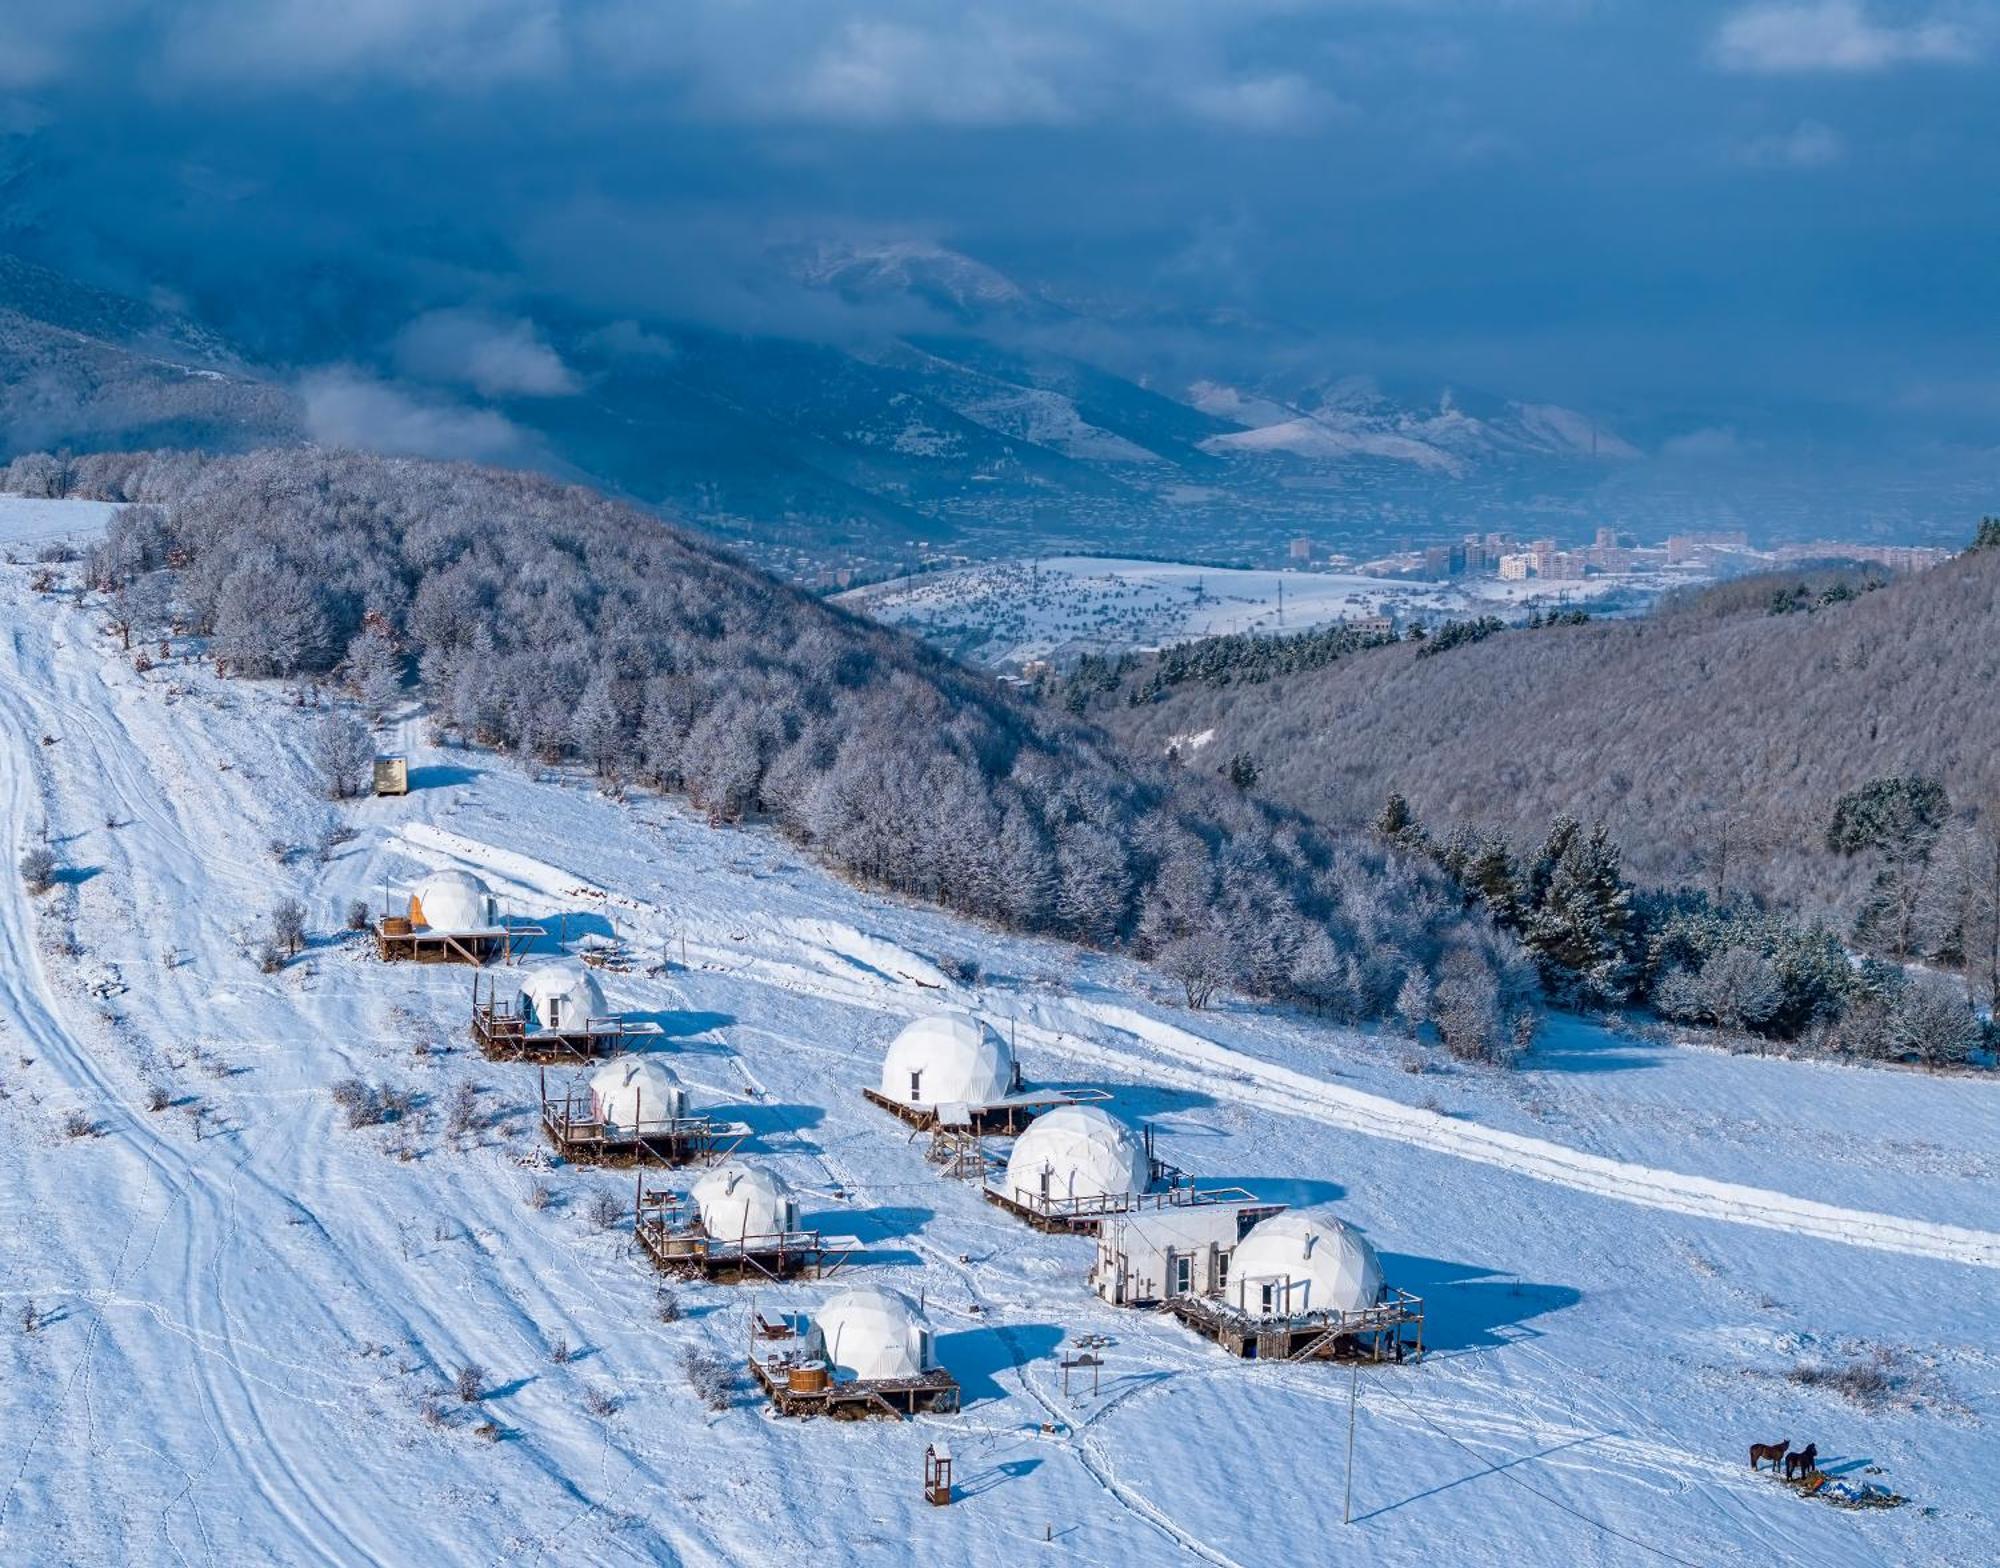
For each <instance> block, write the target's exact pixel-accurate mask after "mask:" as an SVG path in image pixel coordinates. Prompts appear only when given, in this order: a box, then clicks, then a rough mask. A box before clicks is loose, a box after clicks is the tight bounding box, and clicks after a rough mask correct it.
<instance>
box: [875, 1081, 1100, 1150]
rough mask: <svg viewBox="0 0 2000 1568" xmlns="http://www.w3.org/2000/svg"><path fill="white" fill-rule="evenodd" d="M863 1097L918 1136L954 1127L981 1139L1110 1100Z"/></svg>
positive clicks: (1073, 1092)
mask: <svg viewBox="0 0 2000 1568" xmlns="http://www.w3.org/2000/svg"><path fill="white" fill-rule="evenodd" d="M861 1097H862V1098H863V1099H864V1100H866V1101H867V1102H868V1103H869V1104H870V1105H879V1106H880V1107H881V1108H882V1109H883V1110H885V1111H887V1112H888V1113H889V1114H890V1115H891V1116H894V1117H896V1118H898V1119H899V1120H901V1121H906V1122H908V1123H909V1124H910V1125H911V1126H912V1127H914V1128H916V1129H917V1131H918V1132H931V1131H934V1130H936V1129H937V1128H939V1127H951V1128H953V1129H954V1130H957V1131H963V1132H970V1133H973V1134H975V1135H978V1136H987V1135H991V1136H994V1137H1004V1136H1007V1135H1010V1134H1013V1133H1017V1132H1019V1131H1021V1129H1022V1128H1024V1127H1026V1126H1027V1125H1028V1123H1029V1122H1031V1121H1033V1120H1034V1119H1035V1118H1036V1117H1037V1116H1040V1115H1041V1114H1042V1113H1043V1112H1044V1111H1052V1110H1054V1109H1055V1108H1056V1107H1057V1106H1059V1105H1089V1104H1094V1103H1096V1102H1098V1101H1101V1100H1108V1099H1110V1098H1111V1096H1110V1095H1108V1094H1106V1093H1104V1092H1103V1091H1102V1090H1097V1089H1051V1090H1048V1091H1047V1092H1046V1093H1036V1092H1034V1091H1026V1092H1023V1093H1018V1094H1010V1095H1008V1096H1007V1098H1006V1099H1004V1100H995V1101H994V1102H993V1103H992V1104H990V1105H961V1104H950V1105H910V1104H907V1103H905V1102H904V1101H902V1100H892V1099H891V1098H890V1097H889V1096H888V1095H886V1094H884V1093H882V1091H881V1090H879V1089H870V1088H868V1087H867V1086H865V1085H864V1086H863V1087H862V1090H861Z"/></svg>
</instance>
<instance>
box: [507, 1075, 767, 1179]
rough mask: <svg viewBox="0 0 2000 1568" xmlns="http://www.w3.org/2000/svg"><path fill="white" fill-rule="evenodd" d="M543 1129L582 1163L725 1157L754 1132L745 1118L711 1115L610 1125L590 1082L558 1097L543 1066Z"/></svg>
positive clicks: (701, 1160)
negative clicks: (727, 1119) (594, 1099)
mask: <svg viewBox="0 0 2000 1568" xmlns="http://www.w3.org/2000/svg"><path fill="white" fill-rule="evenodd" d="M541 1081H542V1131H543V1132H544V1133H546V1134H547V1135H548V1139H549V1142H550V1143H551V1144H553V1145H554V1146H555V1149H556V1152H557V1153H558V1154H560V1155H561V1156H562V1157H563V1158H564V1159H566V1160H569V1161H572V1162H573V1163H575V1164H578V1165H638V1164H641V1163H642V1162H644V1161H648V1160H650V1161H653V1162H654V1163H656V1164H660V1165H707V1164H712V1163H714V1162H715V1161H717V1160H721V1159H726V1158H727V1157H728V1156H729V1155H731V1154H733V1153H735V1152H736V1150H737V1149H738V1148H740V1147H741V1146H742V1144H743V1141H744V1140H745V1139H746V1138H748V1137H749V1136H750V1129H749V1127H748V1126H746V1125H745V1124H744V1123H742V1122H720V1121H716V1120H715V1119H714V1118H713V1117H709V1116H639V1117H634V1118H633V1120H632V1122H631V1123H630V1124H629V1125H628V1124H624V1123H620V1124H618V1125H607V1124H606V1123H605V1122H603V1121H601V1120H600V1119H599V1118H598V1115H597V1111H596V1108H595V1107H594V1105H593V1104H592V1103H591V1096H590V1091H589V1090H588V1089H587V1088H586V1089H585V1090H584V1091H583V1093H582V1094H580V1095H579V1094H578V1093H577V1090H576V1088H575V1087H574V1086H571V1087H570V1088H567V1089H565V1090H564V1091H563V1097H562V1098H561V1099H560V1100H557V1099H553V1098H551V1097H550V1095H549V1083H548V1071H547V1069H546V1068H545V1069H543V1072H542V1080H541Z"/></svg>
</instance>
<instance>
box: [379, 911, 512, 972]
mask: <svg viewBox="0 0 2000 1568" xmlns="http://www.w3.org/2000/svg"><path fill="white" fill-rule="evenodd" d="M408 925H409V922H408V921H407V920H402V919H399V918H398V917H396V916H393V915H386V916H383V917H382V918H381V919H378V920H377V921H376V922H375V956H376V957H377V958H379V959H381V960H382V962H383V963H385V964H399V963H415V964H472V965H474V966H475V967H483V966H484V965H486V964H489V963H491V962H492V961H493V960H494V959H496V958H497V959H499V960H500V961H501V962H502V963H512V962H513V960H514V959H515V957H516V956H517V955H519V954H521V953H524V952H526V951H527V950H528V949H529V948H530V947H532V946H533V945H534V943H535V939H536V938H537V937H542V936H546V935H547V934H548V933H547V932H546V931H544V930H543V929H542V928H541V927H540V926H529V925H513V924H508V925H504V926H488V927H486V928H485V929H483V930H479V931H433V930H431V929H430V928H429V927H428V926H422V927H418V928H416V929H413V930H399V929H396V928H397V927H399V926H401V927H407V926H408Z"/></svg>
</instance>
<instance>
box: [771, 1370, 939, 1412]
mask: <svg viewBox="0 0 2000 1568" xmlns="http://www.w3.org/2000/svg"><path fill="white" fill-rule="evenodd" d="M800 1365H801V1363H800V1362H798V1361H797V1360H795V1359H793V1358H792V1357H791V1356H787V1355H784V1354H779V1355H774V1356H772V1357H770V1358H769V1359H768V1360H765V1361H759V1360H758V1359H757V1358H756V1356H755V1355H752V1356H751V1357H750V1375H751V1376H752V1377H754V1378H756V1380H757V1385H758V1387H760V1388H761V1389H763V1391H764V1394H765V1397H766V1398H768V1399H769V1400H770V1401H771V1403H772V1405H773V1406H774V1407H775V1408H776V1409H777V1412H778V1414H779V1415H781V1416H831V1417H832V1418H833V1419H834V1420H836V1421H865V1420H868V1419H870V1418H871V1417H875V1416H887V1417H888V1418H889V1419H891V1420H895V1421H901V1420H903V1419H905V1418H906V1417H909V1416H914V1415H917V1414H918V1413H920V1412H922V1411H931V1412H934V1413H936V1414H939V1415H950V1414H952V1413H954V1412H956V1411H957V1409H958V1399H959V1391H958V1379H956V1378H955V1377H953V1376H952V1375H951V1374H950V1373H949V1372H947V1371H945V1370H944V1368H942V1367H939V1368H938V1369H936V1370H935V1371H932V1372H926V1373H925V1374H924V1375H923V1376H922V1377H916V1378H883V1379H880V1380H878V1381H875V1382H868V1383H842V1382H838V1381H835V1380H833V1379H831V1378H827V1379H826V1381H825V1384H824V1386H823V1387H821V1388H818V1389H810V1388H799V1387H794V1386H793V1385H794V1383H795V1382H796V1381H798V1380H797V1379H795V1378H794V1377H793V1375H792V1374H793V1371H794V1369H795V1368H796V1367H798V1366H800ZM820 1375H821V1376H822V1377H825V1373H824V1370H823V1369H822V1371H821V1374H820Z"/></svg>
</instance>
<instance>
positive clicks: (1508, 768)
mask: <svg viewBox="0 0 2000 1568" xmlns="http://www.w3.org/2000/svg"><path fill="white" fill-rule="evenodd" d="M1989 532H1990V531H1989ZM1871 590H1875V591H1871ZM1341 651H1342V653H1344V654H1345V655H1346V656H1343V657H1336V658H1331V659H1320V660H1297V661H1290V660H1278V659H1273V658H1271V657H1269V656H1268V655H1267V656H1265V657H1263V658H1261V659H1256V660H1248V661H1245V660H1237V661H1229V660H1223V659H1219V658H1215V657H1210V658H1206V659H1204V658H1202V657H1200V656H1198V652H1197V651H1196V650H1189V649H1184V650H1177V651H1170V653H1169V654H1168V655H1165V656H1162V658H1161V659H1159V660H1135V661H1131V663H1130V665H1129V667H1128V668H1125V669H1123V670H1120V671H1117V672H1116V674H1115V677H1114V678H1110V679H1106V678H1104V677H1103V673H1102V672H1099V674H1098V678H1097V679H1096V680H1095V681H1094V684H1093V689H1092V690H1091V692H1090V694H1089V700H1088V701H1087V702H1084V703H1081V704H1078V705H1077V706H1079V707H1081V709H1082V710H1083V711H1084V712H1085V713H1087V714H1089V715H1090V716H1092V717H1095V718H1097V719H1099V721H1100V722H1102V723H1104V724H1106V725H1107V726H1108V727H1110V728H1111V729H1112V730H1113V731H1114V732H1115V733H1118V734H1121V735H1123V736H1125V737H1126V738H1128V739H1130V740H1132V741H1134V742H1135V743H1136V744H1137V745H1138V746H1140V747H1142V748H1143V749H1146V750H1150V751H1154V752H1159V753H1164V752H1165V751H1166V750H1167V749H1168V748H1169V747H1170V746H1171V745H1173V744H1174V743H1175V742H1176V740H1177V738H1180V737H1185V736H1189V735H1206V736H1207V737H1208V738H1207V740H1206V744H1205V746H1204V748H1203V750H1202V751H1201V752H1200V753H1199V754H1198V756H1193V757H1190V759H1189V760H1190V764H1191V765H1192V766H1195V767H1199V768H1201V769H1202V770H1204V771H1217V770H1221V769H1223V768H1225V767H1227V766H1229V765H1230V764H1231V763H1233V762H1237V759H1242V760H1241V762H1240V763H1238V766H1242V765H1248V766H1251V767H1254V769H1255V770H1256V774H1257V777H1258V787H1259V788H1260V789H1261V790H1263V791H1265V792H1267V793H1269V794H1270V795H1272V796H1273V797H1274V798H1276V799H1279V800H1282V801H1284V802H1286V803H1287V804H1290V805H1293V806H1296V807H1298V808H1299V809H1301V810H1303V811H1306V812H1307V813H1309V814H1310V815H1312V816H1313V817H1314V818H1315V819H1316V820H1319V821H1322V822H1325V823H1327V824H1329V825H1333V826H1342V825H1346V826H1353V825H1359V824H1362V823H1367V822H1372V821H1374V820H1375V819H1376V818H1377V816H1378V815H1379V813H1380V812H1381V811H1382V809H1383V803H1384V801H1385V799H1386V798H1387V797H1388V796H1389V795H1390V793H1391V792H1400V793H1401V794H1402V795H1403V796H1404V797H1405V798H1406V799H1407V801H1408V803H1409V807H1410V809H1411V811H1412V812H1413V814H1414V815H1415V817H1416V818H1418V819H1419V820H1420V821H1421V822H1422V823H1423V825H1424V826H1425V827H1426V828H1427V829H1428V830H1429V831H1431V832H1432V833H1434V834H1435V835H1437V836H1438V837H1439V838H1444V837H1447V836H1449V835H1450V834H1451V833H1452V832H1453V831H1454V830H1457V829H1465V830H1470V831H1473V832H1476V833H1497V834H1499V835H1501V836H1502V837H1503V838H1504V839H1505V840H1507V841H1508V842H1509V843H1510V844H1511V845H1513V846H1515V849H1516V851H1517V852H1518V853H1521V854H1523V855H1525V854H1528V853H1529V852H1530V850H1531V848H1532V846H1533V845H1534V844H1536V843H1537V842H1538V841H1539V840H1541V839H1542V838H1543V836H1544V835H1545V834H1546V833H1547V832H1548V831H1549V827H1550V824H1551V822H1552V821H1553V820H1554V819H1556V818H1558V817H1560V816H1569V817H1573V818H1575V819H1577V820H1578V821H1580V822H1584V823H1600V822H1601V823H1603V824H1605V825H1606V827H1607V828H1608V830H1609V833H1610V837H1611V839H1612V840H1613V842H1615V844H1616V845H1617V846H1618V848H1619V850H1620V852H1621V853H1622V856H1623V866H1624V871H1625V873H1626V874H1627V875H1628V876H1629V877H1630V878H1631V880H1632V881H1633V882H1634V883H1635V884H1637V885H1639V886H1641V887H1648V888H1659V889H1683V890H1689V891H1699V892H1702V893H1705V894H1707V895H1708V896H1709V897H1710V898H1711V899H1713V900H1714V901H1716V902H1717V903H1724V902H1729V901H1744V902H1748V903H1750V904H1752V905H1754V906H1755V907H1757V908H1759V909H1761V910H1767V911H1782V912H1785V913H1786V914H1788V915H1790V916H1792V917H1794V918H1795V919H1796V920H1798V921H1800V922H1802V923H1804V924H1805V925H1808V926H1809V925H1811V924H1812V923H1814V922H1825V923H1826V924H1827V925H1828V927H1829V928H1830V929H1832V930H1834V931H1836V932H1838V933H1839V934H1840V935H1841V936H1842V937H1843V939H1848V940H1853V941H1856V942H1857V943H1858V944H1859V945H1861V946H1862V947H1864V948H1867V949H1870V950H1873V951H1877V952H1880V953H1882V954H1883V955H1884V956H1888V957H1893V958H1911V957H1921V958H1926V959H1932V960H1937V961H1941V962H1944V963H1946V964H1947V965H1956V964H1958V963H1959V962H1961V961H1963V962H1964V963H1965V964H1966V965H1967V967H1968V968H1969V969H1970V970H1971V971H1972V972H1973V977H1974V979H1975V980H1976V981H1977V980H1980V979H1981V976H1982V971H1981V970H1980V969H1979V966H1978V964H1977V962H1976V958H1977V956H1978V955H1975V954H1973V953H1969V952H1966V951H1964V949H1965V948H1966V947H1967V945H1968V943H1969V942H1980V941H1983V942H1984V947H1983V949H1982V951H1983V952H1987V953H1988V954H1989V956H1990V947H1991V943H1990V940H1988V938H1990V927H1991V924H1992V919H1993V916H1992V914H1991V911H1990V905H1991V904H1992V902H1993V895H1992V889H1991V884H1992V881H1993V878H1992V870H1993V866H1992V854H1993V848H1994V845H1993V840H1994V837H1995V835H1996V833H2000V703H1996V702H1995V701H1994V700H1993V693H1994V692H1995V691H1996V690H2000V550H1996V549H1992V548H1985V549H1973V550H1970V551H1968V552H1966V553H1965V554H1964V555H1963V556H1961V557H1959V558H1958V559H1956V560H1954V561H1952V562H1949V563H1947V564H1946V565H1944V566H1942V567H1939V568H1937V569H1934V570H1932V571H1929V572H1926V573H1923V574H1922V575H1919V576H1914V577H1909V578H1901V579H1896V580H1891V581H1888V582H1880V581H1879V574H1876V575H1874V576H1871V575H1868V574H1846V575H1837V574H1819V575H1816V576H1808V577H1806V578H1803V579H1800V578H1795V577H1789V576H1788V577H1784V578H1770V577H1764V578H1756V579H1746V580H1743V581H1739V582H1735V583H1731V584H1728V585H1725V586H1722V587H1718V588H1715V589H1711V590H1707V591H1704V592H1700V593H1696V594H1692V595H1689V596H1687V597H1685V598H1682V599H1680V600H1677V601H1669V602H1668V603H1666V604H1665V605H1663V606H1662V607H1661V608H1660V609H1659V610H1658V611H1657V612H1655V613H1653V614H1651V615H1647V616H1644V617H1640V618H1636V619H1632V620H1620V621H1608V622H1593V623H1590V624H1585V625H1573V624H1562V625H1550V626H1543V627H1539V628H1536V629H1533V630H1529V631H1521V630H1513V631H1509V632H1507V633H1506V634H1505V635H1496V636H1491V637H1487V638H1484V639H1481V640H1480V641H1478V642H1477V644H1476V645H1466V646H1459V647H1454V648H1451V649H1449V650H1446V651H1445V652H1443V653H1442V654H1441V655H1440V656H1436V657H1432V656H1428V654H1427V650H1426V645H1425V644H1423V643H1416V644H1411V643H1408V642H1405V643H1403V644H1401V645H1398V646H1392V647H1386V648H1374V649H1349V650H1341ZM1287 664H1289V665H1292V666H1293V667H1292V668H1290V669H1287V668H1285V667H1284V666H1285V665H1287ZM1163 672H1166V673H1169V674H1172V675H1173V677H1174V678H1173V679H1170V680H1168V679H1162V678H1161V676H1162V673H1163ZM1211 732H1212V733H1211ZM1896 780H1917V781H1930V782H1931V783H1934V784H1935V785H1936V786H1937V788H1938V792H1939V793H1938V795H1937V796H1936V798H1935V799H1934V800H1933V801H1931V802H1930V805H1929V807H1927V808H1926V809H1927V810H1929V811H1930V813H1931V815H1930V816H1929V817H1927V818H1926V819H1925V820H1924V821H1922V822H1921V823H1920V824H1917V825H1916V826H1917V827H1918V828H1919V831H1917V832H1916V833H1915V835H1914V836H1913V837H1912V836H1910V835H1907V834H1905V835H1901V836H1898V837H1896V838H1895V840H1894V842H1891V840H1890V839H1889V838H1879V839H1876V840H1869V841H1865V842H1863V841H1857V840H1854V839H1851V838H1849V839H1846V840H1843V839H1841V838H1840V837H1839V835H1837V834H1836V833H1835V832H1834V825H1835V820H1836V816H1837V814H1838V813H1839V811H1840V809H1841V805H1842V802H1843V800H1844V799H1846V798H1848V797H1850V796H1854V795H1856V793H1857V792H1862V791H1865V790H1867V789H1869V788H1871V787H1874V788H1877V789H1878V790H1886V789H1889V788H1890V787H1891V784H1892V781H1896ZM1968 924H1970V925H1972V926H1978V927H1980V929H1979V930H1978V931H1971V930H1968ZM1988 967H1990V965H1989V966H1988ZM1984 980H1985V983H1986V985H1987V986H1988V988H1990V982H1991V977H1990V976H1985V977H1984Z"/></svg>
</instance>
